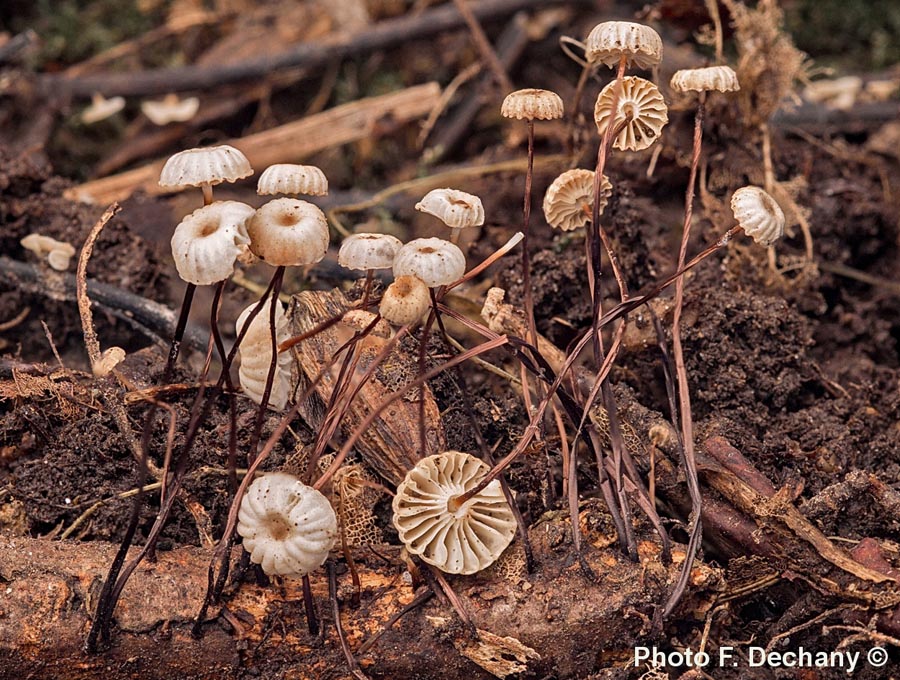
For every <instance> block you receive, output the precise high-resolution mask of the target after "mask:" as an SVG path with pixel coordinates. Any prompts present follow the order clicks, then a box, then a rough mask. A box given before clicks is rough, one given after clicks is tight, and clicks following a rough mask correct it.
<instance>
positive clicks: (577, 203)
mask: <svg viewBox="0 0 900 680" xmlns="http://www.w3.org/2000/svg"><path fill="white" fill-rule="evenodd" d="M611 195H612V184H611V183H610V181H609V178H608V177H607V176H606V175H603V179H602V180H601V182H600V214H603V209H604V208H605V207H606V203H607V201H609V197H610V196H611ZM593 205H594V171H593V170H585V169H584V168H574V169H573V170H566V171H565V172H564V173H562V174H561V175H560V176H559V177H557V178H556V179H555V180H553V182H552V183H551V184H550V186H549V187H547V193H545V194H544V217H545V218H546V219H547V224H549V225H550V226H551V227H554V228H556V229H561V230H562V231H572V230H573V229H577V228H578V227H583V226H584V225H585V224H587V223H588V222H590V220H591V208H592V207H593Z"/></svg>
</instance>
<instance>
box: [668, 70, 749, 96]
mask: <svg viewBox="0 0 900 680" xmlns="http://www.w3.org/2000/svg"><path fill="white" fill-rule="evenodd" d="M669 86H670V87H671V88H672V89H673V90H675V91H676V92H710V91H712V90H715V91H716V92H737V91H738V90H740V89H741V86H740V83H738V79H737V74H736V73H735V72H734V69H733V68H731V67H730V66H707V67H705V68H686V69H682V70H680V71H675V75H673V76H672V80H671V81H670V82H669Z"/></svg>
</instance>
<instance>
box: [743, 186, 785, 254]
mask: <svg viewBox="0 0 900 680" xmlns="http://www.w3.org/2000/svg"><path fill="white" fill-rule="evenodd" d="M731 211H732V212H733V213H734V219H735V220H737V223H738V224H739V225H740V227H741V229H743V230H744V233H745V234H747V236H749V237H750V238H752V239H753V240H754V241H756V242H757V243H759V244H760V245H762V246H770V245H772V244H773V243H775V241H777V240H778V239H780V238H781V236H782V234H784V212H783V211H782V210H781V206H779V205H778V203H776V201H775V199H774V198H772V197H771V196H770V195H769V194H768V193H766V192H765V191H764V190H763V189H760V188H759V187H742V188H740V189H738V190H737V191H735V192H734V195H733V196H732V197H731Z"/></svg>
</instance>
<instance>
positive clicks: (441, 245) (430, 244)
mask: <svg viewBox="0 0 900 680" xmlns="http://www.w3.org/2000/svg"><path fill="white" fill-rule="evenodd" d="M465 273H466V256H465V255H463V253H462V251H461V250H460V249H459V248H458V247H457V246H456V245H454V244H453V243H450V241H445V240H444V239H441V238H417V239H414V240H412V241H410V242H409V243H407V244H406V245H404V246H403V247H402V248H400V250H399V251H397V256H396V257H395V258H394V276H407V275H412V276H417V277H418V278H420V279H421V280H422V281H423V282H424V283H425V285H426V286H428V287H429V288H434V287H436V286H446V285H447V284H449V283H453V282H454V281H456V280H457V279H460V278H462V275H463V274H465Z"/></svg>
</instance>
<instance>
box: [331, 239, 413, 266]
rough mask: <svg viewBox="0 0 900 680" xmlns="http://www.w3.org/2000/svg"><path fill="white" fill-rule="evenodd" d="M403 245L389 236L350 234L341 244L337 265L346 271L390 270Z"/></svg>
mask: <svg viewBox="0 0 900 680" xmlns="http://www.w3.org/2000/svg"><path fill="white" fill-rule="evenodd" d="M402 245H403V243H401V241H400V239H399V238H397V237H396V236H391V235H390V234H351V235H350V236H348V237H347V238H345V239H344V240H343V242H342V243H341V249H340V250H339V251H338V264H339V265H341V266H342V267H344V268H346V269H356V270H361V271H367V270H369V269H390V268H391V267H392V266H393V264H394V258H395V257H396V256H397V251H398V250H400V247H401V246H402Z"/></svg>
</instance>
